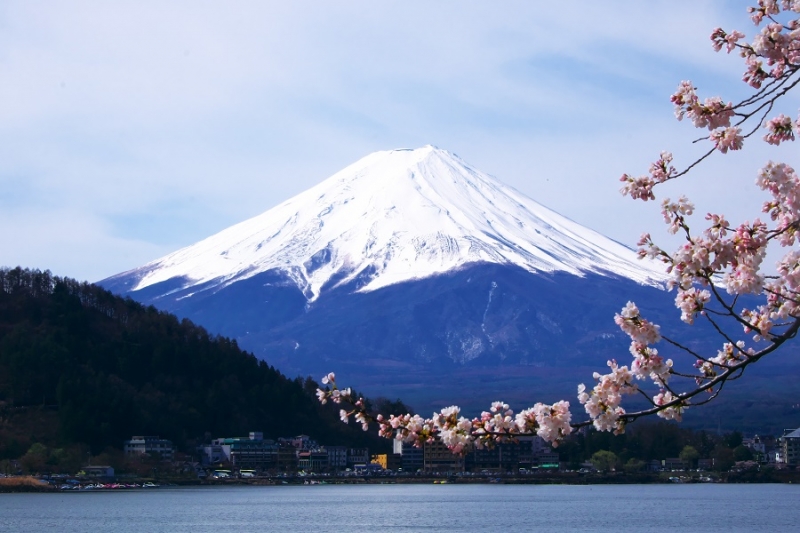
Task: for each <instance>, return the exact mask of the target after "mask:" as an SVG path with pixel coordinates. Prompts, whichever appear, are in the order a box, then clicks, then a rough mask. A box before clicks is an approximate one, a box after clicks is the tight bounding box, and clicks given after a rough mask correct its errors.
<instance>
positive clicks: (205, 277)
mask: <svg viewBox="0 0 800 533" xmlns="http://www.w3.org/2000/svg"><path fill="white" fill-rule="evenodd" d="M479 262H484V263H497V264H506V265H516V266H519V267H521V268H523V269H525V270H528V271H530V272H554V271H565V272H568V273H572V274H575V275H578V276H582V275H584V274H585V273H588V272H592V273H597V274H601V275H609V274H610V275H617V276H622V277H625V278H629V279H632V280H634V281H636V282H637V283H640V284H647V285H659V284H660V283H661V282H662V281H663V280H664V273H663V267H660V266H659V265H658V264H655V263H651V262H647V261H640V260H638V259H637V257H636V254H635V253H634V252H633V251H631V250H630V249H628V248H626V247H624V246H622V245H620V244H619V243H617V242H614V241H612V240H610V239H608V238H606V237H604V236H602V235H600V234H598V233H596V232H594V231H592V230H589V229H587V228H585V227H583V226H581V225H579V224H577V223H575V222H573V221H571V220H569V219H567V218H565V217H563V216H561V215H559V214H558V213H555V212H554V211H551V210H550V209H548V208H546V207H544V206H542V205H540V204H539V203H537V202H535V201H534V200H532V199H530V198H528V197H527V196H525V195H523V194H522V193H520V192H518V191H516V190H514V189H513V188H511V187H509V186H507V185H504V184H503V183H501V182H500V181H498V180H497V179H495V178H493V177H491V176H489V175H487V174H484V173H483V172H481V171H479V170H477V169H476V168H474V167H472V166H471V165H469V164H467V163H466V162H464V161H463V160H462V159H460V158H459V157H458V156H456V155H455V154H452V153H450V152H447V151H445V150H441V149H439V148H436V147H434V146H425V147H422V148H418V149H413V150H412V149H401V150H388V151H382V152H375V153H373V154H370V155H368V156H366V157H364V158H363V159H361V160H359V161H357V162H355V163H353V164H352V165H350V166H348V167H346V168H344V169H343V170H341V171H339V172H337V173H336V174H334V175H333V176H331V177H330V178H328V179H326V180H325V181H323V182H321V183H319V184H318V185H316V186H315V187H312V188H311V189H309V190H307V191H305V192H303V193H301V194H299V195H297V196H295V197H294V198H291V199H289V200H287V201H285V202H283V203H282V204H280V205H278V206H277V207H275V208H273V209H270V210H269V211H267V212H265V213H263V214H261V215H258V216H256V217H254V218H251V219H249V220H246V221H244V222H241V223H239V224H236V225H234V226H231V227H230V228H228V229H225V230H223V231H221V232H219V233H217V234H216V235H213V236H211V237H208V238H207V239H204V240H202V241H200V242H198V243H196V244H193V245H191V246H188V247H186V248H183V249H182V250H178V251H177V252H174V253H172V254H170V255H168V256H166V257H163V258H161V259H158V260H156V261H153V262H151V263H149V264H147V265H144V266H143V267H141V268H138V269H135V270H133V271H130V272H126V273H123V274H120V275H118V276H115V277H120V276H125V277H128V278H129V279H130V277H133V279H134V280H135V282H134V284H133V285H132V286H130V289H131V290H132V291H137V290H140V289H143V288H146V287H148V286H151V285H153V284H156V283H159V282H163V281H167V280H171V279H175V278H181V279H182V280H183V286H182V287H180V288H181V289H184V290H185V289H187V288H190V287H192V286H195V285H200V284H207V283H208V282H212V283H211V285H212V286H219V285H228V284H230V283H233V282H236V281H239V280H243V279H247V278H249V277H252V276H254V275H256V274H259V273H261V272H265V271H269V270H278V271H282V272H284V273H285V274H286V275H288V276H289V277H290V278H291V279H292V280H293V281H294V282H295V283H296V284H297V286H298V288H300V289H301V291H302V292H303V294H304V295H305V297H306V298H307V299H308V300H309V301H313V300H315V299H317V298H318V297H319V296H320V293H321V291H322V290H323V287H326V284H328V285H327V286H328V287H333V286H336V285H341V284H346V283H350V282H352V281H354V280H357V281H358V286H359V287H360V289H359V290H360V291H362V292H366V291H372V290H375V289H379V288H382V287H385V286H388V285H392V284H396V283H399V282H403V281H408V280H412V279H422V278H426V277H430V276H432V275H436V274H440V273H444V272H448V271H452V270H454V269H458V268H460V267H463V266H464V265H467V264H472V263H479ZM329 282H330V283H329ZM205 286H206V287H207V286H208V285H205Z"/></svg>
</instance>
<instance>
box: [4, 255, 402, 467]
mask: <svg viewBox="0 0 800 533" xmlns="http://www.w3.org/2000/svg"><path fill="white" fill-rule="evenodd" d="M316 387H317V384H316V383H315V382H314V381H312V380H311V379H309V378H306V379H300V378H297V379H289V378H287V377H285V376H283V375H282V374H281V373H280V372H278V371H277V370H275V369H274V368H273V367H271V366H270V365H268V364H267V363H265V362H264V361H259V360H257V359H256V358H255V357H254V356H253V355H252V354H249V353H246V352H244V351H242V350H241V349H239V347H238V346H237V345H236V342H235V341H232V340H230V339H227V338H224V337H219V336H215V335H211V334H209V333H208V332H207V331H206V330H205V329H203V328H202V327H199V326H197V325H195V324H193V323H191V322H189V321H188V320H178V319H177V318H176V317H175V316H173V315H170V314H167V313H164V312H161V311H158V310H157V309H155V308H154V307H145V306H143V305H141V304H139V303H136V302H134V301H133V300H131V299H122V298H120V297H117V296H114V295H113V294H111V293H110V292H108V291H106V290H104V289H102V288H99V287H97V286H94V285H91V284H88V283H81V282H78V281H75V280H73V279H69V278H61V277H57V276H53V275H52V274H51V273H50V272H49V271H44V272H42V271H39V270H27V269H21V268H15V269H0V460H1V459H7V458H15V457H19V456H20V455H22V454H24V453H25V452H26V451H27V450H28V449H29V447H30V446H31V445H32V444H34V443H42V444H44V445H46V446H48V447H53V448H58V447H63V448H69V447H75V446H76V445H80V446H82V447H83V448H88V450H90V451H91V453H92V454H97V453H99V452H101V451H102V450H105V449H107V448H116V449H120V448H121V447H122V444H123V441H124V440H126V439H129V438H130V437H131V436H132V435H143V434H144V435H159V436H161V437H163V438H168V439H171V440H172V441H173V442H174V443H175V444H176V445H177V446H178V448H179V449H183V450H189V449H191V447H192V446H193V445H194V444H195V443H198V442H200V441H202V440H204V439H207V438H209V437H219V436H240V435H247V433H248V432H249V431H263V432H264V436H265V437H267V438H276V437H280V436H293V435H297V434H307V435H310V436H311V437H312V438H314V439H316V440H317V441H318V442H320V443H324V444H329V445H352V446H356V445H358V446H370V447H371V448H372V449H377V448H381V447H382V448H388V447H389V444H388V442H387V441H385V440H382V439H381V440H379V439H378V438H377V437H376V436H373V435H372V433H369V434H365V433H364V432H362V431H361V430H360V428H358V429H356V428H354V427H351V426H345V425H344V424H342V423H341V422H340V421H339V418H338V414H337V413H338V408H337V407H336V406H332V405H327V406H321V405H319V404H318V402H317V401H316V399H315V397H314V391H315V390H316Z"/></svg>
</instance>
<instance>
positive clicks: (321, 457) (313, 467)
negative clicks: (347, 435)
mask: <svg viewBox="0 0 800 533" xmlns="http://www.w3.org/2000/svg"><path fill="white" fill-rule="evenodd" d="M297 468H299V469H300V470H306V471H308V472H322V471H324V470H327V469H328V452H327V451H326V450H325V449H324V448H317V449H316V450H300V451H299V452H297Z"/></svg>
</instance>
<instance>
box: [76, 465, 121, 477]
mask: <svg viewBox="0 0 800 533" xmlns="http://www.w3.org/2000/svg"><path fill="white" fill-rule="evenodd" d="M82 470H83V475H85V476H86V477H114V469H113V468H112V467H110V466H84V467H83V468H82Z"/></svg>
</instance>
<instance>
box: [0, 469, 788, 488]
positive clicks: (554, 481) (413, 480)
mask: <svg viewBox="0 0 800 533" xmlns="http://www.w3.org/2000/svg"><path fill="white" fill-rule="evenodd" d="M703 483H710V484H720V483H721V484H743V483H759V484H760V483H777V484H795V483H800V471H796V470H765V471H756V470H752V471H743V472H725V473H708V472H658V473H636V474H629V473H617V472H611V473H606V474H600V473H588V474H584V473H578V472H553V473H547V474H537V475H529V476H508V475H499V474H498V475H491V474H490V475H479V476H470V475H455V474H453V475H413V476H411V475H409V476H322V475H314V476H297V475H294V476H265V477H256V478H249V479H241V478H236V479H219V480H210V479H209V480H200V479H186V478H163V479H144V478H141V479H129V480H126V481H115V480H82V482H81V483H77V484H73V485H71V486H69V488H67V485H65V484H60V483H54V482H52V481H51V482H48V481H46V480H41V479H38V478H35V477H33V476H19V477H6V478H2V479H0V493H20V492H29V493H54V492H55V493H61V492H96V491H102V492H108V491H130V490H136V491H138V490H153V489H156V488H163V487H176V486H181V487H189V486H198V487H234V486H239V487H241V486H298V485H405V484H409V485H411V484H413V485H428V484H436V485H438V484H442V485H444V484H449V485H489V484H499V485H575V486H579V485H650V484H703Z"/></svg>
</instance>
